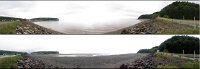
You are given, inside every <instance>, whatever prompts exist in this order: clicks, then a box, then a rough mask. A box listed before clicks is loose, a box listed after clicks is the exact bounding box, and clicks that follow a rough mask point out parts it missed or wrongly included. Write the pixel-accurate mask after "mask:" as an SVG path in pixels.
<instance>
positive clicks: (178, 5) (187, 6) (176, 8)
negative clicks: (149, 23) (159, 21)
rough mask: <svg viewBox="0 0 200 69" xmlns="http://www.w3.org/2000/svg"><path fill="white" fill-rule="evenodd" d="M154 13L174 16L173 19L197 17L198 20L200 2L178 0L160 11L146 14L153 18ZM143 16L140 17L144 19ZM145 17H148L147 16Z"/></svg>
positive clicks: (166, 16) (161, 15) (167, 16)
mask: <svg viewBox="0 0 200 69" xmlns="http://www.w3.org/2000/svg"><path fill="white" fill-rule="evenodd" d="M152 15H159V16H160V17H165V18H172V19H190V20H193V19H194V17H195V19H196V20H199V4H195V3H191V2H181V1H176V2H173V3H172V4H169V5H167V6H166V7H164V8H163V9H161V10H160V11H159V12H155V13H153V14H148V15H145V16H147V17H148V18H149V19H151V18H152ZM141 16H144V15H141ZM141 16H140V17H139V18H138V19H143V17H141ZM144 18H145V19H146V17H144Z"/></svg>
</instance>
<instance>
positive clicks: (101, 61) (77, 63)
mask: <svg viewBox="0 0 200 69" xmlns="http://www.w3.org/2000/svg"><path fill="white" fill-rule="evenodd" d="M146 55H147V54H121V55H109V56H108V55H107V56H93V57H55V56H41V55H30V57H31V58H34V61H35V59H36V60H37V61H38V60H39V61H38V62H41V63H42V64H44V65H45V66H47V67H44V68H52V67H54V68H55V67H57V68H120V65H121V64H123V63H131V62H133V61H135V60H137V59H139V58H142V57H144V56H146ZM31 63H35V62H31ZM47 64H48V65H47ZM49 66H51V67H49Z"/></svg>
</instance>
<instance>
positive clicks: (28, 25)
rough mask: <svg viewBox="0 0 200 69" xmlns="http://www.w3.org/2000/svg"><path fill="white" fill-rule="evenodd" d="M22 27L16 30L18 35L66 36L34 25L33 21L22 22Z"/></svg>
mask: <svg viewBox="0 0 200 69" xmlns="http://www.w3.org/2000/svg"><path fill="white" fill-rule="evenodd" d="M21 22H22V26H18V27H17V28H16V34H64V33H61V32H58V31H55V30H52V29H49V28H45V27H43V26H39V25H37V24H34V23H33V22H31V21H21Z"/></svg>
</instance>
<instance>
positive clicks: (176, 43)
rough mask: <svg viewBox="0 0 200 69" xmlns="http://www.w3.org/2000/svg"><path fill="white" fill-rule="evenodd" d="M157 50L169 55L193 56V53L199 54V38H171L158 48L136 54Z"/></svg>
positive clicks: (143, 50) (142, 50)
mask: <svg viewBox="0 0 200 69" xmlns="http://www.w3.org/2000/svg"><path fill="white" fill-rule="evenodd" d="M157 50H160V51H161V52H169V53H182V52H183V50H184V53H186V54H193V53H194V51H195V52H196V53H197V54H199V38H196V37H191V36H173V37H172V38H170V39H167V40H165V41H164V42H163V43H161V44H160V45H159V46H156V47H153V48H151V49H141V50H139V51H138V53H154V52H156V51H157Z"/></svg>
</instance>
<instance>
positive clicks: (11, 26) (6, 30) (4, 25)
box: [0, 21, 22, 34]
mask: <svg viewBox="0 0 200 69" xmlns="http://www.w3.org/2000/svg"><path fill="white" fill-rule="evenodd" d="M21 25H22V23H21V22H20V21H14V22H0V34H16V28H17V26H21Z"/></svg>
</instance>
